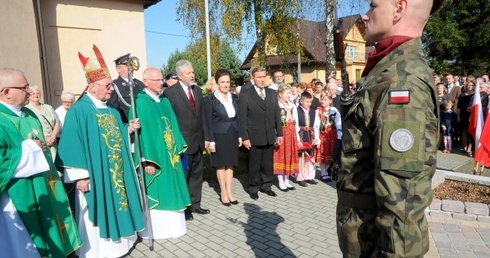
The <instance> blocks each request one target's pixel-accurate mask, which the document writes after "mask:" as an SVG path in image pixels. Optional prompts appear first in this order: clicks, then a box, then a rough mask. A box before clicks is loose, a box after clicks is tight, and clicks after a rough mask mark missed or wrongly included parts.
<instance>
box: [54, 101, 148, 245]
mask: <svg viewBox="0 0 490 258" xmlns="http://www.w3.org/2000/svg"><path fill="white" fill-rule="evenodd" d="M127 130H128V126H127V125H126V124H123V123H122V121H121V117H120V115H119V112H118V111H117V110H116V109H115V108H113V107H112V106H108V108H106V109H99V108H96V107H95V105H94V103H93V102H92V100H91V99H90V98H89V97H88V96H87V95H85V96H83V97H82V99H80V100H79V101H78V102H76V103H75V104H74V105H73V106H72V107H71V108H70V109H69V110H68V113H67V114H66V118H65V124H64V126H63V134H62V136H61V140H60V143H59V145H58V157H57V159H56V164H57V165H59V166H62V167H65V168H78V169H84V170H87V171H88V172H89V178H90V191H88V192H86V193H85V199H86V200H87V204H88V213H89V216H88V217H89V220H90V221H91V222H92V223H93V225H94V226H97V227H98V228H99V230H100V237H101V238H104V239H108V238H110V239H112V240H113V241H118V240H119V239H120V238H121V237H129V236H132V235H134V234H135V232H136V231H141V230H143V228H144V227H145V223H144V219H143V213H142V210H141V204H140V189H139V185H138V179H137V177H136V173H135V172H136V171H135V168H134V165H133V163H132V158H131V154H130V150H129V139H128V137H125V136H127Z"/></svg>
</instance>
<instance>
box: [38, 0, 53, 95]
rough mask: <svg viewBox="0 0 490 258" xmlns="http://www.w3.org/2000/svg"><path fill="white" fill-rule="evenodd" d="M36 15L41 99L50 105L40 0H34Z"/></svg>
mask: <svg viewBox="0 0 490 258" xmlns="http://www.w3.org/2000/svg"><path fill="white" fill-rule="evenodd" d="M35 8H36V13H37V24H38V33H39V35H38V36H39V45H40V48H41V56H40V59H41V71H42V76H43V84H42V89H43V97H44V102H45V103H51V92H49V87H48V85H50V83H49V73H48V60H47V59H46V39H45V36H44V22H43V16H42V11H41V9H42V7H41V0H36V7H35Z"/></svg>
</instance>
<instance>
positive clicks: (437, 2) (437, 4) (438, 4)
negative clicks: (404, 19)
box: [430, 0, 444, 14]
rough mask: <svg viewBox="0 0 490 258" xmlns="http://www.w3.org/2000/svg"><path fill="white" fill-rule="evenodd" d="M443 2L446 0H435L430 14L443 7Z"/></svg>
mask: <svg viewBox="0 0 490 258" xmlns="http://www.w3.org/2000/svg"><path fill="white" fill-rule="evenodd" d="M443 4H444V0H434V3H433V4H432V9H431V10H430V14H433V13H435V12H437V11H438V10H439V9H441V7H442V5H443Z"/></svg>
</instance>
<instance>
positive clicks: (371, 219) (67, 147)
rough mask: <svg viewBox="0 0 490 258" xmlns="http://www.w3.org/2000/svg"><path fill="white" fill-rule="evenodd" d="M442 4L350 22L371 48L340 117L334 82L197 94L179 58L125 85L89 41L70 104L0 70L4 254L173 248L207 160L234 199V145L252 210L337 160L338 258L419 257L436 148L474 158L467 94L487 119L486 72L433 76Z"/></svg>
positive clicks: (263, 75) (197, 195)
mask: <svg viewBox="0 0 490 258" xmlns="http://www.w3.org/2000/svg"><path fill="white" fill-rule="evenodd" d="M442 4H443V1H441V0H434V1H432V2H431V1H425V0H424V1H423V0H413V1H410V5H408V4H407V1H396V4H393V3H392V2H390V1H377V0H374V1H372V3H371V5H370V9H369V11H368V12H367V13H366V15H365V16H363V21H364V22H365V23H366V24H367V29H366V35H365V37H366V40H368V41H370V42H377V45H376V50H375V51H374V52H373V53H371V55H370V57H369V58H368V62H367V64H366V68H365V70H364V71H363V74H362V77H363V78H365V79H366V78H367V80H363V82H362V83H361V84H358V83H357V82H355V81H353V82H351V83H350V88H349V90H350V91H351V92H352V94H353V96H352V99H351V100H352V102H350V103H347V102H346V100H345V99H344V100H343V101H344V102H343V103H342V105H344V106H343V108H344V109H342V110H346V113H343V114H342V116H343V117H341V113H340V112H339V110H340V105H341V102H340V99H339V97H338V96H339V95H340V93H341V91H342V90H343V89H342V87H341V85H342V82H341V81H339V80H338V79H336V78H335V76H332V77H331V78H330V79H329V80H328V81H327V82H326V85H325V84H324V83H323V82H321V81H319V80H313V81H312V82H310V83H305V84H303V83H300V84H298V83H291V84H287V83H285V82H284V79H285V76H284V73H283V72H282V71H279V70H278V71H274V73H272V74H270V75H271V77H272V78H273V83H272V84H270V85H269V83H268V79H267V75H268V74H267V70H266V69H265V68H261V67H257V68H254V69H252V70H251V78H250V81H249V82H248V83H246V84H245V85H243V86H241V87H240V88H238V89H237V90H236V92H237V93H238V92H239V94H237V95H235V94H233V93H232V92H231V87H230V85H231V79H232V78H231V74H230V72H229V71H227V70H224V69H219V70H218V71H216V73H215V75H214V78H213V80H211V81H210V82H209V84H208V85H209V88H210V89H212V90H209V89H208V88H204V89H203V88H201V87H199V86H198V85H196V80H195V75H194V68H193V66H192V63H190V62H189V61H186V60H180V61H178V62H177V63H176V71H175V72H172V73H170V74H168V75H166V76H165V78H164V77H163V74H162V73H161V71H160V70H159V69H157V68H152V67H149V68H147V69H145V71H144V73H143V78H142V79H143V81H139V80H131V79H132V78H131V76H129V75H131V74H132V71H131V70H130V66H129V65H128V63H129V62H130V60H131V59H130V55H129V54H127V55H123V56H121V57H119V58H117V59H116V60H114V62H115V65H116V70H117V71H118V74H119V77H118V78H117V79H115V80H113V79H112V77H111V75H110V73H109V71H108V68H107V67H106V63H105V61H104V60H103V57H102V53H100V51H99V49H98V48H97V47H96V46H95V45H94V47H93V52H94V53H93V55H90V56H89V57H84V56H83V55H82V54H80V53H79V57H80V61H81V63H82V66H83V68H84V73H85V77H86V79H87V85H88V86H87V88H86V90H85V92H84V94H83V95H82V96H81V97H80V98H79V100H78V101H76V102H75V103H74V96H73V94H64V95H62V101H63V105H62V107H60V108H59V109H57V111H54V110H53V108H51V107H50V106H48V105H45V104H43V103H41V101H40V99H41V98H40V91H39V88H37V87H30V86H29V83H28V82H27V79H26V78H25V76H24V75H23V73H22V72H20V71H18V70H14V69H8V68H7V69H6V68H2V69H0V122H1V123H0V146H1V149H0V150H1V151H2V158H1V163H0V166H1V168H2V173H0V179H1V180H0V189H1V199H0V204H1V206H0V207H2V209H3V213H2V215H1V216H0V226H2V229H5V230H1V231H0V235H2V239H4V240H5V241H0V247H1V248H0V249H1V250H2V252H4V254H6V255H7V256H9V257H21V256H26V257H46V256H47V257H62V256H66V255H69V254H71V253H72V252H73V251H75V250H76V254H77V255H78V256H80V257H119V256H123V255H125V254H127V253H128V251H129V250H130V249H131V247H132V246H133V245H134V243H135V241H136V240H137V236H138V234H139V236H140V237H143V238H145V237H151V238H153V239H164V238H171V237H180V236H182V235H184V234H186V220H187V221H189V220H193V219H194V214H201V215H205V214H209V213H210V212H211V211H210V210H209V209H206V208H204V207H202V206H201V203H202V194H201V192H202V184H203V169H204V159H203V153H204V152H205V150H207V149H209V151H210V153H211V154H210V165H211V166H212V167H213V168H215V169H216V177H217V179H218V182H219V186H220V198H219V201H220V202H221V203H222V205H224V206H227V207H231V206H233V205H236V204H238V203H239V201H238V200H237V199H236V198H235V196H234V194H233V185H232V182H233V171H234V169H235V168H236V167H237V166H238V165H244V164H239V159H238V155H239V148H241V147H243V148H244V149H245V150H246V152H247V156H248V160H247V163H248V164H247V168H248V194H249V195H250V198H251V199H253V200H257V199H259V192H261V193H263V194H265V195H267V196H270V197H276V196H277V195H276V193H275V192H274V190H273V188H272V186H273V184H274V181H275V180H274V179H275V178H277V182H278V183H277V188H278V189H279V190H280V191H284V192H288V191H293V190H296V187H295V186H294V182H295V183H296V185H298V186H301V187H307V186H310V185H315V184H317V181H316V180H315V179H316V178H315V175H316V171H315V168H314V165H315V164H317V165H318V167H319V168H320V179H321V180H324V181H330V180H332V176H333V171H332V167H333V164H338V162H339V161H341V162H340V168H339V170H338V171H335V172H336V173H338V174H337V176H338V182H337V193H338V203H337V218H336V220H337V233H338V238H339V246H340V249H341V251H342V252H343V253H344V255H345V256H352V257H364V256H393V257H395V256H404V257H405V256H407V257H420V256H423V255H424V254H425V253H426V252H427V251H428V240H427V239H428V230H427V228H428V227H427V221H426V219H425V215H424V211H425V209H426V207H427V206H428V205H429V204H430V202H431V200H432V194H431V191H430V189H431V179H432V176H433V174H434V172H435V167H436V151H437V146H439V147H440V148H442V150H443V151H444V152H451V151H452V149H453V143H454V142H455V141H456V142H459V141H460V142H461V143H462V144H463V145H462V146H463V150H464V151H466V152H467V154H468V155H472V152H473V148H474V147H473V146H474V143H472V137H471V136H470V135H468V124H469V117H470V113H471V112H472V111H471V106H472V105H473V101H472V97H473V96H474V95H473V94H474V90H475V88H477V89H479V91H480V96H481V103H482V106H483V107H484V108H483V110H482V112H484V113H485V112H486V109H487V108H488V107H487V105H488V94H487V90H488V88H489V87H488V76H486V75H484V76H482V77H481V78H474V77H472V76H468V77H461V78H455V76H453V75H450V74H449V75H447V76H446V77H445V81H444V82H442V80H441V77H439V76H434V77H433V78H431V72H430V68H429V67H428V65H427V63H426V62H425V61H424V59H423V54H422V41H421V35H422V32H423V28H424V26H425V24H426V23H427V20H428V19H429V17H430V15H431V14H433V13H434V12H436V11H437V10H438V9H439V8H440V7H441V5H442ZM432 80H433V81H432ZM435 85H437V90H436V87H435ZM203 93H204V94H203ZM134 98H135V101H134V103H135V104H134V105H133V104H132V102H133V101H132V100H134ZM28 103H30V104H28ZM438 105H439V108H438ZM438 110H439V111H440V113H439V114H438V113H437V111H438ZM58 111H59V112H60V114H61V115H60V116H58V115H57V114H58ZM439 126H440V130H439V128H438V127H439ZM438 131H440V132H441V134H442V135H441V137H438V135H437V132H438ZM57 137H59V141H58V140H57ZM438 138H440V139H441V141H440V142H437V139H438ZM340 146H341V147H340ZM56 148H57V150H56ZM140 168H141V169H142V170H143V171H144V176H142V177H138V175H137V172H136V171H137V169H140ZM62 181H63V182H64V183H65V184H63V183H62ZM142 190H143V192H145V193H146V196H145V195H142V194H141V193H142ZM142 200H147V203H148V205H146V206H145V205H142ZM143 203H145V202H143ZM39 224H42V226H40V225H39ZM12 240H15V241H12Z"/></svg>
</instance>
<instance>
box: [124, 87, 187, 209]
mask: <svg viewBox="0 0 490 258" xmlns="http://www.w3.org/2000/svg"><path fill="white" fill-rule="evenodd" d="M136 111H137V114H136V115H137V116H138V118H139V119H140V123H141V129H140V131H139V132H140V146H141V153H142V154H141V156H142V157H143V158H144V159H145V160H146V161H150V162H152V163H154V164H156V165H157V168H158V169H157V171H156V172H155V174H154V175H150V174H148V173H146V172H145V183H146V189H147V194H148V199H149V207H150V209H156V210H168V211H182V210H184V209H185V208H186V207H187V206H188V205H190V204H191V199H190V196H189V189H188V188H187V183H186V180H185V175H184V169H183V168H182V163H181V161H180V154H182V153H183V152H184V151H185V150H186V148H187V144H186V142H185V140H184V137H183V136H182V134H181V133H180V129H179V124H178V123H177V118H176V117H175V113H174V111H173V109H172V106H171V105H170V102H169V100H168V99H167V98H165V97H162V96H160V102H156V101H155V100H154V99H153V98H152V97H151V96H149V95H148V94H147V93H146V92H140V93H139V94H138V98H136ZM129 114H130V116H131V117H132V115H131V114H132V110H130V112H129ZM131 119H132V118H131ZM136 148H137V147H136ZM135 156H136V155H135ZM135 164H139V162H138V160H137V157H135Z"/></svg>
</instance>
